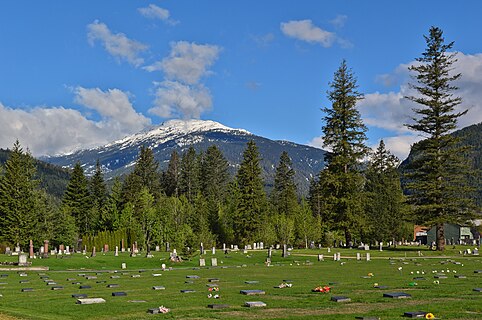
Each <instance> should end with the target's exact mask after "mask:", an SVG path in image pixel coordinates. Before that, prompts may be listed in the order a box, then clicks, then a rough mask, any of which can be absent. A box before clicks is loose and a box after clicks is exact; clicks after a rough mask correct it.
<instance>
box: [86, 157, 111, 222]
mask: <svg viewBox="0 0 482 320" xmlns="http://www.w3.org/2000/svg"><path fill="white" fill-rule="evenodd" d="M89 186H90V195H91V205H92V219H93V220H94V221H95V227H96V228H95V229H96V230H105V229H106V228H105V227H104V226H103V225H102V223H103V222H102V221H101V216H102V211H103V210H104V206H105V204H106V200H107V188H106V186H105V181H104V174H103V173H102V167H101V165H100V161H99V160H97V163H96V165H95V172H94V175H93V176H92V178H91V179H90V185H89Z"/></svg>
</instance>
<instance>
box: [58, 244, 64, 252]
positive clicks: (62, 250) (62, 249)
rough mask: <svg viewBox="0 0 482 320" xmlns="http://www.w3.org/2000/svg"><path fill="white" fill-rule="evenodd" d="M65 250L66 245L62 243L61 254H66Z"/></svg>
mask: <svg viewBox="0 0 482 320" xmlns="http://www.w3.org/2000/svg"><path fill="white" fill-rule="evenodd" d="M64 252H65V246H64V245H63V244H61V245H60V246H59V254H64Z"/></svg>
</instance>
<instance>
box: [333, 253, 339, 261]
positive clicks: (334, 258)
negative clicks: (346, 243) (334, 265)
mask: <svg viewBox="0 0 482 320" xmlns="http://www.w3.org/2000/svg"><path fill="white" fill-rule="evenodd" d="M336 258H338V255H337V254H336V253H334V254H333V261H336Z"/></svg>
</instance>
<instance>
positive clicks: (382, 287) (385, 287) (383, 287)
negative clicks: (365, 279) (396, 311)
mask: <svg viewBox="0 0 482 320" xmlns="http://www.w3.org/2000/svg"><path fill="white" fill-rule="evenodd" d="M374 288H376V289H388V286H375V287H374Z"/></svg>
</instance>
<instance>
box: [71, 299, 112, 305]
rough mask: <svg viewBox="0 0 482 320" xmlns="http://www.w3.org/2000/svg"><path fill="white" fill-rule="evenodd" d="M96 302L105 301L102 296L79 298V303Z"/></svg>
mask: <svg viewBox="0 0 482 320" xmlns="http://www.w3.org/2000/svg"><path fill="white" fill-rule="evenodd" d="M95 303H105V300H104V299H102V298H80V299H77V304H95Z"/></svg>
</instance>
